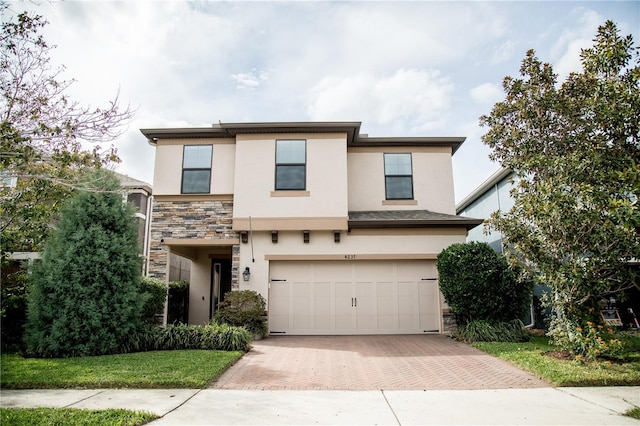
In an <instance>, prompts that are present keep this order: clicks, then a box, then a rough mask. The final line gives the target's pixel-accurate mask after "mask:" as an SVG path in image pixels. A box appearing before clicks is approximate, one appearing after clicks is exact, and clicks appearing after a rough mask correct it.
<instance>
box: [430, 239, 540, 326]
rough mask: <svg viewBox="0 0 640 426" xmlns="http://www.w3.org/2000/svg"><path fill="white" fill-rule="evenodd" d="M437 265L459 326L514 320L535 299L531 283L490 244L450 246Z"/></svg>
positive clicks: (443, 291) (441, 281) (443, 287)
mask: <svg viewBox="0 0 640 426" xmlns="http://www.w3.org/2000/svg"><path fill="white" fill-rule="evenodd" d="M437 268H438V274H439V276H440V290H441V291H442V294H443V296H444V298H445V300H446V302H447V304H448V305H449V307H450V308H451V312H452V313H453V314H454V315H455V317H456V321H457V322H458V325H464V324H466V323H468V322H470V321H473V320H488V321H511V320H513V319H516V318H520V316H521V315H522V313H523V312H524V311H525V309H526V308H527V306H528V305H529V303H530V301H531V294H532V285H531V283H528V282H525V281H520V280H518V279H517V277H516V274H515V273H514V272H512V271H511V269H510V268H509V265H508V264H507V261H506V259H505V258H504V256H503V255H501V254H499V253H496V252H495V251H493V249H491V247H490V246H489V245H488V244H486V243H479V242H471V243H466V244H453V245H451V246H449V247H448V248H447V249H445V250H443V251H442V252H441V253H440V254H439V255H438V262H437Z"/></svg>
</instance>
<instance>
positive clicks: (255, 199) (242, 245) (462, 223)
mask: <svg viewBox="0 0 640 426" xmlns="http://www.w3.org/2000/svg"><path fill="white" fill-rule="evenodd" d="M141 131H142V133H143V134H144V136H145V137H146V138H147V140H148V142H149V144H151V145H152V146H154V147H155V148H156V158H155V173H154V182H153V187H154V203H153V220H152V225H151V250H150V265H149V274H150V275H151V276H153V277H156V278H160V279H164V280H166V279H167V273H168V271H169V270H170V269H171V260H170V256H169V255H170V254H178V255H181V256H184V257H186V258H188V259H190V260H191V274H190V299H189V322H190V323H192V324H204V323H207V322H208V321H209V320H210V319H211V318H212V316H213V315H214V313H215V311H216V309H217V306H218V303H219V302H220V301H221V300H222V299H223V298H224V294H225V293H226V292H228V291H230V290H245V289H247V290H254V291H256V292H258V293H260V294H261V295H262V296H264V297H265V299H266V300H267V306H268V324H269V331H270V333H271V334H288V335H291V334H326V335H332V334H402V333H404V334H409V333H411V334H414V333H442V332H444V331H445V330H446V329H447V327H448V324H447V323H446V322H447V321H446V317H447V312H448V308H447V306H446V305H445V304H444V301H443V298H442V296H441V293H440V291H439V288H438V281H437V277H438V275H437V270H436V256H437V255H438V254H439V253H440V252H441V251H442V250H443V249H445V248H446V247H448V246H449V245H451V244H453V243H460V242H464V241H465V239H466V237H467V231H468V230H470V229H472V228H474V227H475V226H477V225H479V224H480V223H482V220H478V219H472V218H465V217H461V216H457V215H456V214H455V201H454V190H453V173H452V161H451V157H452V155H453V154H454V153H455V152H456V150H457V149H458V148H459V147H460V145H461V144H462V143H463V141H464V138H456V137H387V138H378V137H375V138H374V137H367V135H363V134H360V123H359V122H322V123H318V122H286V123H238V124H224V123H220V124H216V125H213V126H212V127H206V128H182V129H171V128H167V129H142V130H141Z"/></svg>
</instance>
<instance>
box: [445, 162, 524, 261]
mask: <svg viewBox="0 0 640 426" xmlns="http://www.w3.org/2000/svg"><path fill="white" fill-rule="evenodd" d="M515 179H516V175H515V173H513V172H512V171H511V170H510V169H505V168H501V169H500V170H498V171H496V172H495V173H494V174H492V175H491V176H489V178H488V179H487V180H486V181H484V182H483V183H482V184H480V186H478V187H477V188H476V189H474V190H473V191H472V192H471V193H470V194H469V195H467V196H466V197H465V198H464V199H463V200H462V201H460V202H459V203H458V204H457V205H456V214H458V215H460V216H464V217H477V218H481V219H489V216H491V214H492V213H494V212H497V211H498V210H502V211H509V210H510V209H511V207H513V198H511V194H510V191H511V189H513V188H514V184H515ZM487 231H488V230H486V229H485V228H484V227H483V226H478V227H476V228H474V229H472V230H470V231H469V235H468V236H467V241H480V242H484V243H487V244H489V245H490V246H491V247H492V248H493V249H494V250H495V251H497V252H498V253H504V247H503V246H502V235H501V234H500V233H499V232H497V231H495V230H491V231H490V232H487Z"/></svg>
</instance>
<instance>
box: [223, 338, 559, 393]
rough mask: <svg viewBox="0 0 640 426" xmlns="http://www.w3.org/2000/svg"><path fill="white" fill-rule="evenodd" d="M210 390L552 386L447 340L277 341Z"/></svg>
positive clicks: (263, 344)
mask: <svg viewBox="0 0 640 426" xmlns="http://www.w3.org/2000/svg"><path fill="white" fill-rule="evenodd" d="M252 345H253V349H252V350H251V351H250V352H248V353H247V354H246V355H245V356H244V357H243V358H242V359H240V360H239V361H238V362H237V363H236V364H235V365H233V366H232V367H231V368H229V369H228V370H227V371H226V372H225V373H224V374H223V375H222V376H221V377H220V378H219V379H218V380H217V381H216V382H214V383H213V384H212V385H211V387H212V388H216V389H245V390H251V389H253V390H310V389H315V390H434V389H452V390H453V389H469V390H470V389H508V388H539V387H548V386H549V384H548V383H546V382H543V381H542V380H539V379H537V378H536V377H534V376H533V375H531V374H529V373H526V372H524V371H522V370H520V369H518V368H516V367H514V366H512V365H510V364H508V363H506V362H505V361H502V360H500V359H498V358H495V357H493V356H491V355H488V354H486V353H484V352H482V351H480V350H477V349H475V348H473V347H471V346H469V345H466V344H463V343H460V342H456V341H455V340H453V339H451V338H449V337H446V336H442V335H384V336H380V335H375V336H271V337H268V338H266V339H264V340H260V341H257V342H253V344H252Z"/></svg>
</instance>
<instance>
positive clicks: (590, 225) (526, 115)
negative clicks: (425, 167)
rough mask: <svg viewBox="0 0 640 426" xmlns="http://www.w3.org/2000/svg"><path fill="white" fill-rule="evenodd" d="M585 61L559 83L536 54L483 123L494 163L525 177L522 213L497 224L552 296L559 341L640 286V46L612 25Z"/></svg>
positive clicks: (519, 196)
mask: <svg viewBox="0 0 640 426" xmlns="http://www.w3.org/2000/svg"><path fill="white" fill-rule="evenodd" d="M581 62H582V71H581V72H578V73H572V74H570V75H569V76H568V77H567V79H566V80H565V81H564V82H563V83H562V84H559V83H558V81H557V79H558V77H557V75H556V74H554V72H553V69H552V67H551V65H549V64H546V63H542V62H541V61H540V60H538V58H536V56H535V52H534V51H533V50H531V51H529V52H528V53H527V55H526V57H525V59H524V60H523V62H522V66H521V68H520V75H521V78H513V77H506V78H505V79H504V83H503V87H504V90H505V92H506V98H505V100H504V101H502V102H498V103H497V104H496V105H495V106H494V107H493V109H492V111H491V113H490V114H489V115H485V116H483V117H481V119H480V122H481V124H482V125H483V126H486V127H488V131H487V133H486V134H485V136H483V141H484V143H485V144H487V145H488V146H489V147H491V149H492V151H493V152H492V155H491V156H492V159H494V160H497V161H499V162H500V163H501V165H502V166H503V167H506V168H510V169H511V170H513V171H514V172H515V173H516V175H517V178H518V183H517V186H516V188H515V189H514V190H513V191H512V193H511V195H512V197H513V199H514V206H513V208H512V209H511V210H509V211H508V212H496V213H495V214H494V215H493V216H492V217H491V219H490V220H489V222H488V223H489V225H490V226H491V227H492V228H494V229H497V230H498V231H500V232H501V233H502V235H503V238H504V242H505V245H506V246H508V247H509V248H510V250H511V255H510V260H511V261H512V262H513V263H514V264H518V265H520V266H522V267H523V269H524V270H525V271H526V272H527V273H528V274H529V275H530V276H535V278H536V280H537V281H538V282H539V283H540V284H542V285H546V286H548V287H549V288H550V289H551V297H550V298H549V299H548V307H550V308H551V309H552V310H553V312H554V314H555V315H556V317H557V318H556V320H555V321H554V322H553V324H552V328H551V330H550V335H551V336H554V334H555V333H556V332H557V331H559V332H561V333H564V332H565V331H566V330H567V329H569V328H570V327H573V326H575V324H580V323H584V321H587V320H593V316H592V315H591V314H590V313H589V308H590V307H593V306H595V305H596V304H597V302H598V300H599V299H600V298H608V297H609V296H610V295H612V294H615V293H619V292H622V291H624V290H625V289H626V288H629V287H630V286H633V285H634V284H633V283H634V282H638V278H637V277H638V271H637V269H635V270H634V269H633V268H630V267H629V266H628V263H629V261H631V260H633V259H638V258H640V238H639V234H638V230H639V229H640V210H639V203H638V196H639V194H640V60H639V56H638V48H637V47H636V46H634V44H633V38H632V37H631V36H630V35H629V36H627V37H621V36H620V35H619V32H618V29H617V28H616V25H615V24H614V23H613V22H611V21H607V22H606V23H605V24H604V25H602V26H600V27H599V28H598V32H597V35H596V37H595V39H594V43H593V46H592V47H591V48H589V49H584V50H583V51H582V54H581ZM617 298H618V299H619V298H620V297H619V296H618V297H617ZM558 327H559V328H558Z"/></svg>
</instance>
